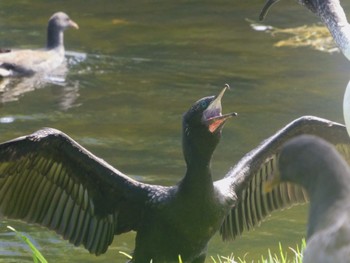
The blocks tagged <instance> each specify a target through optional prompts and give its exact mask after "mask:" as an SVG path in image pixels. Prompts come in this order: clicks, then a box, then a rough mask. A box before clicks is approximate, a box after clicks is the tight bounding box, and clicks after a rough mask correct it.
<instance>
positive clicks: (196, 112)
mask: <svg viewBox="0 0 350 263" xmlns="http://www.w3.org/2000/svg"><path fill="white" fill-rule="evenodd" d="M227 88H228V85H226V86H225V87H224V89H223V90H222V91H221V92H220V93H219V95H217V96H210V97H205V98H202V99H200V100H198V101H197V102H195V103H194V104H193V105H192V106H191V108H190V109H189V110H188V111H187V112H186V113H185V114H184V116H183V150H184V156H185V159H186V162H189V161H190V160H191V159H193V157H194V158H196V157H201V158H209V160H210V158H211V155H212V153H213V152H214V150H215V147H216V146H217V144H218V143H219V140H220V137H221V131H222V128H223V126H224V124H225V123H226V121H227V120H228V119H229V118H231V117H233V116H236V115H237V113H236V112H232V113H228V114H224V115H223V114H222V112H221V111H222V107H221V99H222V97H223V95H224V93H225V91H226V89H227Z"/></svg>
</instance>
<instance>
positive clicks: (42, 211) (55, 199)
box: [0, 128, 152, 255]
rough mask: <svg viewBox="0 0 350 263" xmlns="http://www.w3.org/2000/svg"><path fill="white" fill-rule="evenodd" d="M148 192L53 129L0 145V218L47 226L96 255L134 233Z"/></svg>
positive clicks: (147, 187)
mask: <svg viewBox="0 0 350 263" xmlns="http://www.w3.org/2000/svg"><path fill="white" fill-rule="evenodd" d="M151 190H152V186H150V185H146V184H142V183H139V182H137V181H135V180H132V179H131V178H129V177H127V176H125V175H124V174H122V173H121V172H120V171H118V170H116V169H114V168H113V167H112V166H110V165H108V164H107V163H106V162H105V161H103V160H102V159H100V158H98V157H96V156H94V155H93V154H92V153H90V152H89V151H87V150H86V149H84V148H83V147H82V146H80V145H79V144H78V143H76V142H75V141H73V140H72V139H71V138H69V137H68V136H67V135H65V134H64V133H62V132H60V131H58V130H54V129H50V128H46V129H43V130H39V131H37V132H35V133H33V134H31V135H28V136H24V137H19V138H17V139H14V140H12V141H8V142H5V143H3V144H0V214H2V215H4V216H6V217H8V218H14V219H22V220H24V221H27V222H33V223H38V224H40V225H43V226H46V227H48V228H49V229H52V230H55V231H56V232H57V233H58V234H60V235H62V236H63V237H64V238H65V239H68V240H69V241H70V242H71V243H73V244H74V245H80V244H83V245H84V246H85V248H86V249H88V250H89V251H90V252H91V253H95V254H97V255H98V254H101V253H104V252H105V251H106V250H107V248H108V246H109V245H110V244H111V243H112V241H113V237H114V235H115V234H120V233H123V232H127V231H130V230H135V229H137V225H138V222H139V221H140V220H141V217H142V212H143V208H144V203H145V202H146V201H147V198H148V196H149V195H148V194H149V191H151Z"/></svg>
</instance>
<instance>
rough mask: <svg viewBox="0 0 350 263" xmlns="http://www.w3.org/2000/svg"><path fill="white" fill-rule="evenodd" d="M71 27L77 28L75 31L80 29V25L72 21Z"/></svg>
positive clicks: (70, 22)
mask: <svg viewBox="0 0 350 263" xmlns="http://www.w3.org/2000/svg"><path fill="white" fill-rule="evenodd" d="M69 26H70V27H73V28H75V29H79V26H78V24H77V23H75V22H74V21H73V20H70V21H69Z"/></svg>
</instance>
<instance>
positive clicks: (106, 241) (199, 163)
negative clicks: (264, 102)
mask: <svg viewBox="0 0 350 263" xmlns="http://www.w3.org/2000/svg"><path fill="white" fill-rule="evenodd" d="M222 96H223V92H221V93H220V94H219V95H218V96H216V97H206V98H203V99H201V100H199V101H197V102H196V103H195V104H194V105H193V106H192V107H191V108H190V109H189V110H188V111H187V113H186V114H185V115H184V117H183V152H184V157H185V161H186V164H187V171H186V174H185V176H184V177H183V178H182V179H181V180H180V181H179V183H178V184H176V185H174V186H170V187H164V186H159V185H150V184H145V183H142V182H138V181H136V180H134V179H132V178H130V177H128V176H126V175H124V174H123V173H122V172H120V171H118V170H117V169H115V168H113V167H112V166H111V165H109V164H107V163H106V162H105V161H103V160H102V159H100V158H98V157H96V156H94V155H93V154H92V153H90V152H89V151H88V150H86V149H85V148H83V147H82V146H81V145H79V144H78V143H76V142H75V141H74V140H73V139H71V138H70V137H68V136H67V135H65V134H64V133H62V132H60V131H58V130H55V129H51V128H45V129H42V130H39V131H37V132H35V133H33V134H31V135H28V136H23V137H19V138H17V139H14V140H12V141H8V142H5V143H2V144H0V214H2V215H4V216H6V217H8V218H14V219H21V220H24V221H26V222H31V223H37V224H40V225H43V226H46V227H48V228H49V229H52V230H55V231H56V232H57V233H58V234H60V235H61V236H62V237H63V238H64V239H67V240H69V242H71V243H73V244H74V245H81V244H82V245H84V246H85V248H86V249H88V250H89V251H90V252H91V253H94V254H96V255H99V254H101V253H104V252H105V251H106V250H107V248H108V246H109V245H110V244H111V242H112V240H113V238H114V235H119V234H122V233H125V232H128V231H131V230H134V231H136V232H137V235H136V243H135V250H134V254H133V260H132V261H133V262H136V263H140V262H147V263H148V262H149V261H150V260H153V262H175V261H177V259H178V255H181V257H182V259H183V261H184V262H204V260H205V256H206V249H207V245H208V242H209V240H210V239H211V237H212V236H213V235H214V234H215V233H216V232H217V231H218V230H219V229H220V233H221V235H222V236H223V239H225V240H229V239H234V238H235V237H236V236H238V235H240V234H241V233H242V231H244V229H250V228H252V227H254V226H256V225H257V224H259V223H260V222H261V221H262V220H263V218H265V217H266V216H267V215H269V214H270V213H271V212H272V211H274V210H276V209H281V208H284V207H288V206H290V205H292V204H296V203H300V202H305V201H306V200H307V196H305V193H304V192H303V191H302V190H301V188H298V187H295V186H292V185H289V184H286V185H281V186H279V187H278V188H276V189H274V190H273V191H272V192H271V193H269V194H264V193H263V191H262V184H263V182H264V181H266V180H267V178H268V177H269V176H270V175H271V173H274V172H275V171H276V169H275V167H276V159H277V156H278V154H279V151H280V148H281V145H282V144H283V143H284V142H285V141H287V140H289V139H290V138H293V137H295V136H298V135H300V134H304V133H309V134H315V135H318V136H321V137H323V138H325V139H327V140H329V141H330V142H331V143H333V144H334V145H337V147H339V149H341V150H343V151H342V152H343V153H344V155H345V156H346V155H347V154H348V152H349V151H348V149H349V148H348V147H349V145H350V143H349V141H350V140H349V137H348V135H347V132H346V128H345V127H344V126H343V125H341V124H337V123H334V122H331V121H328V120H324V119H320V118H317V117H311V116H305V117H302V118H300V119H297V120H295V121H293V122H291V123H290V124H288V125H287V126H285V127H284V128H282V129H281V130H280V131H278V132H277V133H276V134H274V135H273V136H271V137H270V138H268V139H267V140H265V141H264V142H262V143H261V145H259V146H258V147H256V148H255V149H253V150H252V151H251V152H249V153H248V154H246V155H245V156H244V157H243V158H242V159H241V160H240V161H239V162H238V163H237V164H236V165H235V166H234V167H233V168H232V169H231V170H230V171H229V172H228V173H227V175H226V176H225V177H224V178H223V179H221V180H219V181H216V182H213V180H212V177H211V170H210V160H211V157H212V154H213V151H214V150H215V147H216V145H217V144H218V143H219V140H220V138H221V129H222V127H223V124H224V123H225V121H226V120H227V119H228V118H229V117H231V116H233V115H234V114H232V113H231V114H224V115H222V114H221V103H220V100H221V97H222Z"/></svg>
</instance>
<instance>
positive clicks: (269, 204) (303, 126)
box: [215, 116, 350, 240]
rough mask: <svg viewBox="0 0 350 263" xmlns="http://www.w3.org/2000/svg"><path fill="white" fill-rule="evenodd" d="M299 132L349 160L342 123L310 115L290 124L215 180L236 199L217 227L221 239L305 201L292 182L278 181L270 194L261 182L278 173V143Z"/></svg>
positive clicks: (226, 238) (347, 137)
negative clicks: (330, 146) (327, 144)
mask: <svg viewBox="0 0 350 263" xmlns="http://www.w3.org/2000/svg"><path fill="white" fill-rule="evenodd" d="M301 134H312V135H316V136H319V137H321V138H323V139H325V140H327V141H329V142H331V143H333V144H334V145H336V147H337V148H338V149H339V151H340V152H341V153H342V155H343V156H344V157H345V159H347V160H350V139H349V135H348V134H347V131H346V128H345V126H344V125H342V124H338V123H335V122H331V121H329V120H325V119H321V118H318V117H313V116H304V117H301V118H299V119H296V120H295V121H293V122H291V123H289V124H288V125H287V126H285V127H284V128H283V129H281V130H280V131H278V132H277V133H276V134H274V135H272V136H271V137H270V138H268V139H267V140H265V141H263V142H262V143H261V144H260V145H259V146H258V147H257V148H255V149H254V150H252V151H251V152H249V153H247V154H246V155H245V156H244V157H243V158H242V159H241V160H240V161H239V162H238V163H237V165H235V166H234V167H233V168H232V169H231V170H230V171H229V172H228V173H227V175H226V176H225V178H223V179H222V180H219V181H217V182H215V184H216V185H217V186H218V188H219V189H221V191H223V192H224V194H225V196H233V195H234V196H233V197H232V198H233V199H236V202H235V205H234V206H233V207H232V209H231V211H230V212H229V214H228V215H227V217H226V218H225V220H224V222H223V224H222V226H221V229H220V233H221V235H222V238H223V239H224V240H230V239H234V238H235V237H236V236H238V235H240V234H241V233H242V231H244V230H249V229H251V228H253V227H254V226H256V225H258V224H259V223H260V222H261V221H262V220H263V219H264V218H265V217H266V216H268V215H269V214H270V213H271V212H272V211H275V210H280V209H283V208H286V207H290V206H292V205H293V204H298V203H304V202H306V201H308V197H307V195H306V192H305V191H304V190H303V189H302V188H300V187H298V186H296V185H293V184H288V183H284V184H281V185H280V186H278V187H275V188H274V189H273V191H271V192H270V193H265V192H264V191H263V182H264V181H266V180H268V178H269V176H271V175H272V174H273V173H278V167H277V160H278V155H279V151H280V149H281V146H282V145H283V144H284V143H285V142H286V141H287V140H289V139H291V138H293V137H295V136H298V135H301Z"/></svg>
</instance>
